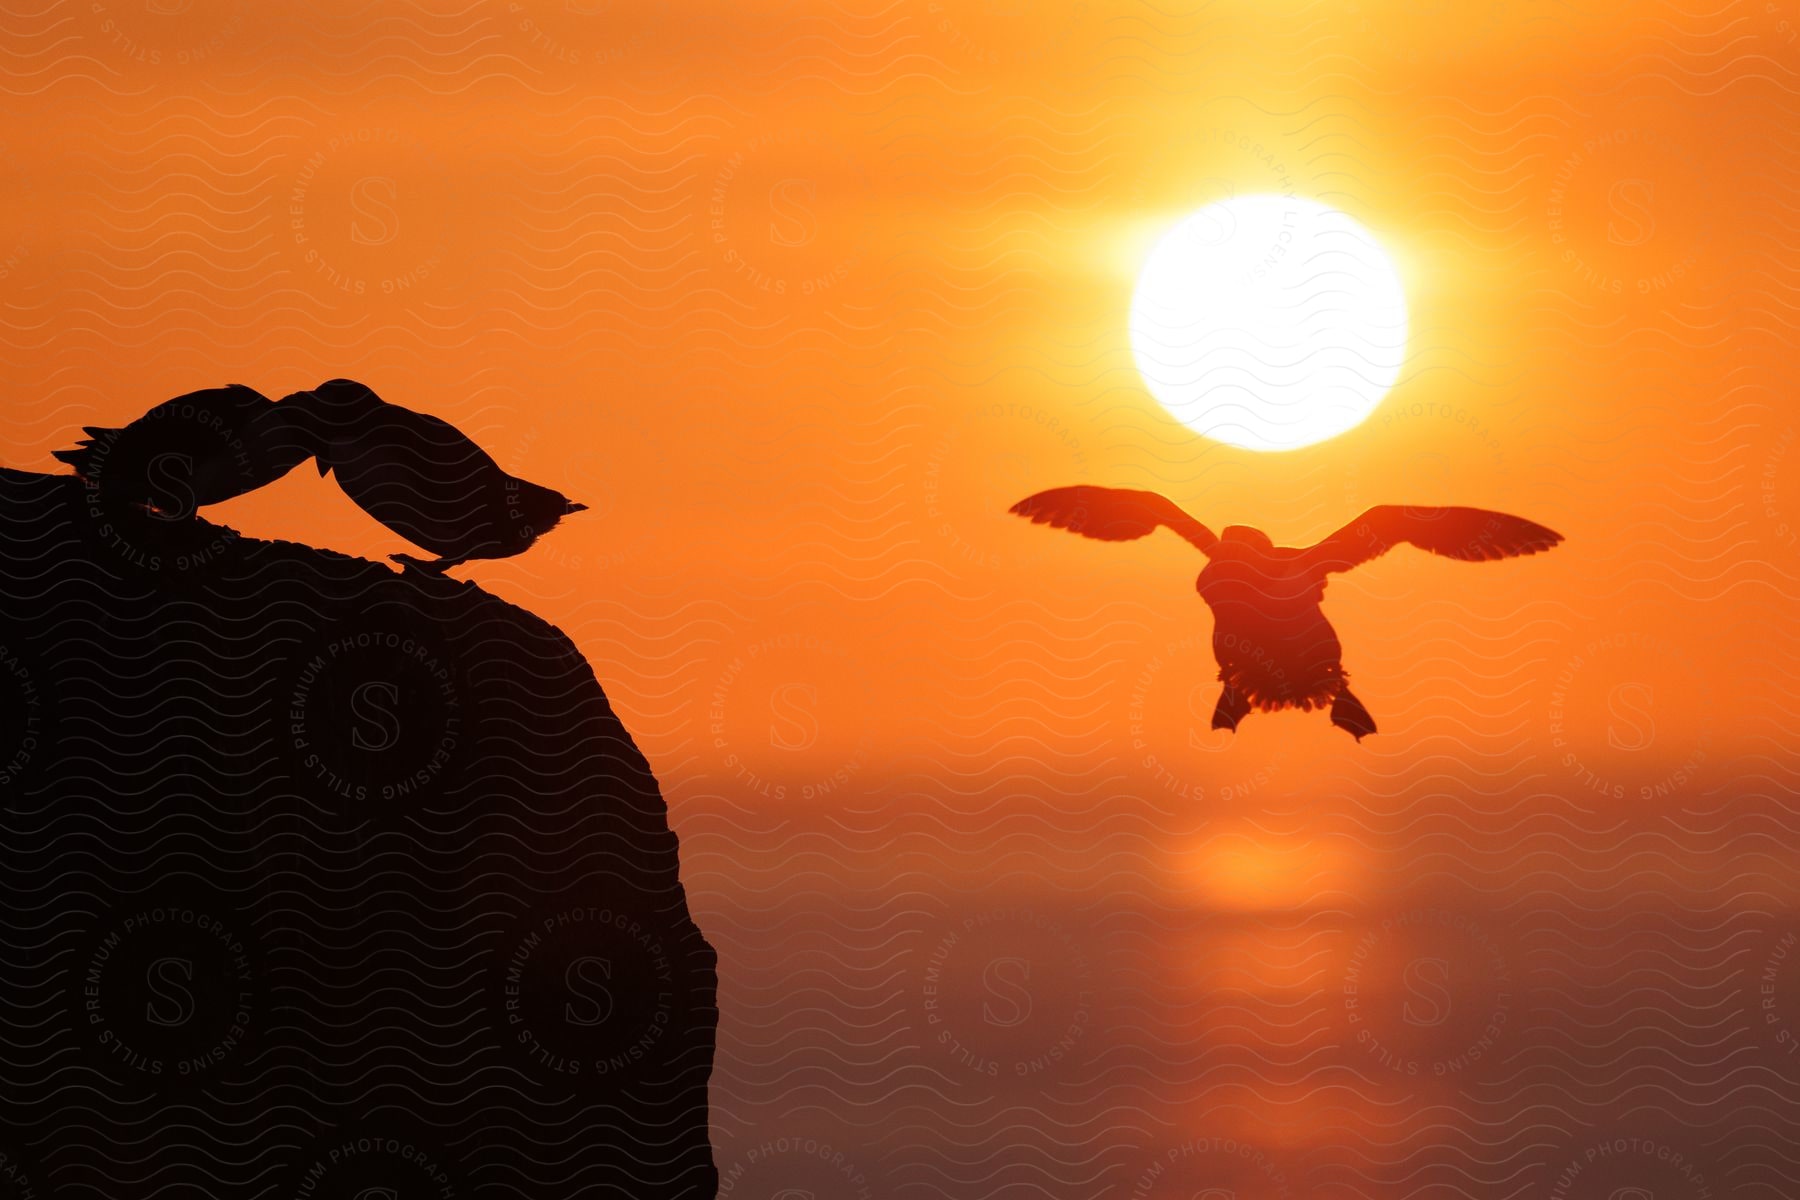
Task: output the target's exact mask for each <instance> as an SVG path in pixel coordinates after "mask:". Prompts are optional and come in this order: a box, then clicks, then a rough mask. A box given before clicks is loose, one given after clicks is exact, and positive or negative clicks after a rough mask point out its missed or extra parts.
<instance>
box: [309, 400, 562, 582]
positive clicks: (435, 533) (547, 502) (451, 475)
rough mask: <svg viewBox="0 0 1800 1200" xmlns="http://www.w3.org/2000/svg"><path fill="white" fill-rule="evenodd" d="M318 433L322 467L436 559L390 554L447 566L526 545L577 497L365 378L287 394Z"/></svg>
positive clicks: (435, 569)
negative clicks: (508, 463) (391, 398)
mask: <svg viewBox="0 0 1800 1200" xmlns="http://www.w3.org/2000/svg"><path fill="white" fill-rule="evenodd" d="M281 404H282V405H284V406H285V405H290V404H291V405H294V406H295V408H296V410H297V411H299V412H301V413H304V414H305V423H306V424H307V426H308V427H309V428H310V429H313V430H315V431H316V433H317V438H318V441H319V443H320V444H319V450H318V466H319V474H320V475H321V476H323V475H326V474H328V473H329V474H331V475H332V476H333V477H335V478H336V479H337V482H338V486H339V487H341V488H343V489H344V494H345V495H347V496H349V497H350V499H351V500H353V501H355V502H356V504H357V505H358V507H360V508H361V509H362V510H363V511H364V512H366V513H368V514H369V515H370V516H371V517H374V518H375V519H376V520H377V521H380V522H381V523H382V524H383V525H386V526H387V527H388V528H389V529H391V530H393V531H394V532H395V533H397V534H399V535H400V536H401V537H403V538H405V539H406V540H407V541H409V542H412V543H413V544H415V545H418V546H423V547H424V548H425V549H427V550H430V551H431V552H432V553H433V554H436V555H438V557H437V558H436V559H434V560H429V561H428V560H423V559H418V558H414V557H413V556H412V555H410V554H395V555H391V556H390V557H392V558H393V559H394V560H395V561H396V562H400V563H403V564H405V565H406V566H407V567H409V568H416V569H418V570H421V571H426V572H429V573H431V574H442V573H443V572H444V571H446V570H448V569H449V568H451V567H454V566H457V565H458V564H460V563H464V562H467V561H468V560H469V559H472V558H507V557H510V556H511V555H514V554H518V553H520V552H521V551H523V550H525V549H527V548H528V547H530V546H531V544H532V543H533V542H535V541H537V539H538V538H539V537H541V536H543V535H544V534H546V533H548V532H549V531H550V530H551V529H554V528H555V527H556V524H557V522H559V521H561V520H562V518H563V517H565V516H567V515H568V514H569V513H575V512H581V511H582V510H584V509H585V508H586V507H587V505H585V504H577V503H575V502H574V501H572V500H570V499H569V498H568V497H567V496H564V495H563V494H562V493H561V492H558V491H556V490H554V489H552V488H547V487H544V486H542V485H540V484H536V483H532V482H531V481H529V480H526V479H519V478H517V477H515V476H513V475H509V474H507V473H506V472H505V471H503V470H501V469H500V465H499V464H498V463H496V462H495V461H494V460H493V459H492V458H490V457H489V456H488V454H487V452H486V451H484V450H482V448H481V447H480V446H477V445H476V444H475V443H474V442H472V441H470V440H469V438H468V437H467V436H466V435H465V434H463V432H462V431H461V430H459V429H457V428H456V427H455V426H454V425H451V424H450V423H448V422H446V421H441V420H439V419H438V418H436V417H433V416H428V415H427V414H425V413H418V412H414V411H412V410H411V409H409V408H402V407H400V406H399V405H398V404H389V403H388V402H387V401H385V400H383V399H382V398H381V397H379V396H377V395H376V394H375V393H374V392H373V391H371V390H370V389H369V388H368V387H366V386H365V385H363V384H360V383H357V382H355V381H354V380H350V379H332V380H328V381H326V382H325V383H322V384H320V385H319V386H318V387H316V388H313V389H311V390H310V391H303V392H295V393H294V394H293V395H291V396H287V397H285V398H283V399H282V401H281Z"/></svg>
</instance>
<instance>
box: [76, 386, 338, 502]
mask: <svg viewBox="0 0 1800 1200" xmlns="http://www.w3.org/2000/svg"><path fill="white" fill-rule="evenodd" d="M300 417H301V414H300V413H299V411H298V410H296V409H293V408H284V407H283V406H281V405H280V404H277V403H276V402H275V401H273V400H270V399H269V398H268V397H267V396H265V395H263V394H262V393H261V392H259V391H257V390H256V389H255V388H252V387H246V386H245V385H243V384H241V383H234V384H230V385H229V386H226V387H222V388H206V389H203V390H201V391H197V392H189V393H188V394H186V395H185V396H176V397H175V398H174V399H172V400H165V401H163V402H162V403H161V404H158V405H157V406H156V407H154V408H152V409H150V411H148V412H146V413H145V414H144V415H143V416H141V417H139V418H138V419H137V420H135V421H133V422H131V424H129V425H126V426H124V427H123V428H118V429H113V428H103V427H99V426H93V425H90V426H87V427H86V429H85V432H86V433H87V435H88V436H87V437H86V438H85V439H83V440H82V441H81V442H80V443H78V444H77V445H76V446H75V447H74V448H73V449H70V450H58V451H56V452H55V456H56V457H57V458H58V459H60V460H62V461H63V462H65V463H67V464H69V465H70V466H71V467H73V468H75V473H76V474H77V475H80V476H81V477H82V478H84V479H86V480H87V481H88V482H89V483H90V484H91V485H92V486H93V487H94V488H96V489H97V490H98V492H99V494H100V497H101V499H102V500H105V501H109V502H114V501H116V502H119V503H125V504H135V505H140V506H142V507H144V508H147V509H149V510H150V511H151V512H152V513H154V514H155V515H157V516H160V517H163V518H166V519H170V520H175V519H179V518H184V517H191V516H193V515H194V511H195V510H196V509H198V508H200V507H201V506H203V505H207V504H218V503H219V502H221V501H224V500H229V499H231V498H232V497H234V496H241V495H243V494H244V493H245V492H250V491H254V490H255V489H257V488H259V487H262V486H263V485H264V484H266V483H273V482H274V481H275V480H277V479H279V478H281V476H283V475H285V474H287V473H288V472H289V471H291V470H292V469H293V468H294V467H296V466H298V465H299V464H300V463H302V462H304V461H305V460H306V459H307V458H309V457H310V456H311V455H312V454H313V453H314V452H315V451H316V450H317V448H318V447H317V443H316V440H315V438H314V436H313V432H312V430H311V429H310V428H309V426H308V424H307V423H306V422H304V421H302V420H301V419H300Z"/></svg>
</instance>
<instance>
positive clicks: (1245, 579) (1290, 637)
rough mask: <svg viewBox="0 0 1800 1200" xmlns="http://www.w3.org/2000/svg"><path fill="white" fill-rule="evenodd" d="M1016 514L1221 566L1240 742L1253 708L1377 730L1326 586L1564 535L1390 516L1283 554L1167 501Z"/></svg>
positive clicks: (1031, 502) (1218, 612)
mask: <svg viewBox="0 0 1800 1200" xmlns="http://www.w3.org/2000/svg"><path fill="white" fill-rule="evenodd" d="M1010 511H1011V512H1014V513H1017V514H1018V515H1019V516H1022V517H1029V518H1030V519H1031V520H1032V521H1033V522H1035V523H1040V524H1048V525H1053V526H1055V527H1056V528H1059V529H1067V530H1070V531H1071V532H1074V533H1079V534H1082V535H1084V536H1086V537H1091V538H1099V539H1101V540H1102V541H1109V542H1120V541H1130V540H1132V539H1134V538H1141V537H1144V536H1145V535H1147V534H1149V533H1151V532H1153V531H1154V530H1155V529H1156V528H1157V527H1158V526H1164V527H1167V528H1168V529H1171V530H1173V531H1175V532H1176V533H1178V534H1180V535H1181V536H1182V537H1183V538H1185V539H1187V541H1188V542H1190V543H1191V544H1192V545H1194V546H1195V547H1196V548H1198V549H1199V550H1200V552H1201V553H1203V554H1205V555H1206V557H1207V558H1208V559H1209V560H1210V561H1209V562H1208V563H1207V564H1206V567H1205V569H1204V570H1202V571H1201V572H1200V577H1199V579H1198V580H1196V582H1195V588H1196V590H1198V591H1199V593H1200V598H1201V599H1202V600H1204V601H1206V604H1207V607H1208V608H1210V609H1212V613H1213V657H1214V658H1215V659H1216V660H1217V661H1218V664H1219V680H1220V681H1221V682H1222V683H1223V684H1224V688H1223V689H1222V690H1221V692H1220V693H1219V702H1218V705H1217V706H1216V707H1215V708H1214V710H1213V717H1212V727H1213V728H1214V729H1229V730H1234V731H1235V730H1236V729H1237V726H1238V722H1239V721H1241V720H1243V719H1244V717H1245V715H1246V714H1248V713H1249V712H1250V710H1251V709H1252V708H1255V709H1259V710H1261V711H1264V712H1273V711H1275V710H1277V709H1282V708H1290V707H1291V708H1299V709H1302V710H1304V711H1310V710H1312V709H1314V708H1323V707H1325V706H1326V705H1327V704H1329V705H1330V706H1331V723H1332V724H1333V725H1336V726H1338V727H1339V728H1340V729H1344V730H1347V731H1349V733H1350V734H1351V735H1352V736H1354V737H1355V738H1356V740H1357V741H1358V742H1360V741H1362V739H1363V738H1364V737H1366V736H1367V735H1369V734H1371V733H1374V732H1375V720H1374V718H1373V717H1371V716H1370V715H1369V710H1368V709H1366V708H1364V707H1363V704H1362V701H1360V700H1358V699H1357V698H1356V697H1355V695H1353V694H1352V693H1351V691H1350V688H1349V686H1348V676H1347V675H1346V674H1345V672H1344V666H1343V661H1342V659H1343V648H1342V646H1341V645H1339V643H1338V637H1337V631H1336V630H1334V629H1332V627H1331V623H1330V622H1329V621H1327V620H1326V619H1325V614H1324V612H1323V611H1322V610H1321V609H1320V607H1319V606H1320V603H1321V601H1323V599H1324V597H1325V584H1326V577H1327V576H1328V575H1332V574H1334V573H1336V572H1339V571H1348V570H1349V569H1350V568H1352V567H1354V566H1357V565H1358V564H1360V563H1365V562H1368V561H1369V560H1370V559H1373V558H1378V557H1380V556H1381V555H1383V554H1385V553H1387V552H1388V551H1389V550H1390V549H1392V548H1393V547H1394V546H1396V545H1398V544H1400V543H1401V542H1410V543H1412V544H1413V545H1415V546H1417V547H1419V548H1420V549H1422V550H1429V551H1430V552H1431V553H1433V554H1441V555H1443V556H1445V557H1447V558H1457V559H1463V560H1466V561H1476V562H1479V561H1484V560H1488V559H1498V558H1510V557H1512V556H1514V555H1519V554H1535V553H1537V552H1538V551H1540V550H1548V549H1550V547H1552V546H1554V545H1556V544H1557V543H1559V542H1561V541H1562V540H1563V539H1562V535H1561V534H1560V533H1557V532H1556V531H1554V530H1551V529H1546V528H1545V527H1544V526H1542V525H1539V524H1537V523H1536V522H1533V521H1527V520H1525V519H1524V518H1523V517H1514V516H1508V515H1507V514H1506V513H1498V512H1489V511H1488V510H1486V509H1481V508H1457V507H1450V508H1411V507H1402V506H1400V505H1381V506H1378V507H1376V508H1371V509H1370V510H1369V511H1367V512H1365V513H1364V514H1363V515H1362V516H1360V517H1358V518H1356V520H1354V521H1352V522H1350V524H1348V525H1346V526H1344V527H1343V528H1342V529H1340V530H1338V531H1337V532H1336V533H1333V534H1332V535H1331V536H1330V537H1327V538H1326V539H1325V540H1324V541H1322V542H1320V543H1318V544H1317V545H1314V546H1306V547H1293V546H1277V545H1275V544H1274V543H1272V542H1271V541H1270V540H1269V537H1268V535H1267V534H1265V533H1263V532H1262V531H1261V530H1258V529H1253V528H1251V527H1250V526H1247V525H1228V526H1226V528H1225V529H1224V531H1223V533H1222V534H1221V535H1215V534H1214V533H1213V532H1212V530H1210V529H1208V528H1207V527H1206V526H1205V525H1202V524H1201V523H1200V522H1199V521H1197V520H1195V519H1194V518H1193V517H1191V516H1189V515H1188V514H1187V513H1185V512H1183V511H1182V510H1181V508H1180V507H1179V506H1177V505H1176V504H1175V503H1174V502H1173V501H1171V500H1169V499H1167V498H1165V497H1163V496H1159V495H1157V494H1156V493H1155V492H1143V491H1130V490H1126V489H1122V488H1105V487H1087V486H1078V487H1063V488H1053V489H1051V490H1050V491H1047V492H1039V493H1038V494H1036V495H1035V496H1028V497H1026V498H1025V499H1023V500H1021V501H1019V502H1018V503H1017V504H1015V505H1013V506H1012V508H1011V510H1010Z"/></svg>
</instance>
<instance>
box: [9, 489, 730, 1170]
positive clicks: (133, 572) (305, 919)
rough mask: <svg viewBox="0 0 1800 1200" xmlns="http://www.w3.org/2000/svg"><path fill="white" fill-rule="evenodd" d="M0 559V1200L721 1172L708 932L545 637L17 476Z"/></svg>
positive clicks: (366, 574) (411, 586) (350, 569)
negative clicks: (711, 1133)
mask: <svg viewBox="0 0 1800 1200" xmlns="http://www.w3.org/2000/svg"><path fill="white" fill-rule="evenodd" d="M0 573H3V574H0V855H3V859H0V913H4V914H5V916H4V918H3V920H4V923H5V925H6V927H7V932H6V935H5V936H4V937H0V991H3V993H4V995H5V997H6V1015H7V1019H6V1021H5V1022H4V1031H3V1032H0V1200H5V1198H6V1197H8V1196H11V1195H15V1194H16V1195H20V1196H25V1195H31V1196H37V1197H47V1196H55V1195H59V1194H64V1193H79V1194H85V1195H94V1194H99V1195H105V1196H116V1197H119V1198H120V1200H128V1198H134V1197H139V1196H145V1195H151V1194H163V1193H167V1194H171V1195H176V1194H179V1195H210V1196H220V1197H268V1198H270V1200H291V1198H307V1197H318V1198H325V1197H344V1198H346V1200H350V1198H362V1200H413V1198H414V1197H418V1198H420V1200H423V1198H425V1197H461V1196H470V1195H489V1194H491V1195H495V1196H526V1197H532V1198H534V1200H537V1198H555V1197H573V1196H577V1195H582V1196H586V1195H597V1196H627V1197H681V1198H684V1200H686V1198H706V1197H712V1196H713V1195H714V1194H715V1192H716V1190H717V1172H716V1170H715V1167H714V1164H713V1160H712V1154H711V1150H710V1147H709V1145H708V1141H707V1125H708V1120H707V1079H708V1076H709V1074H710V1072H711V1068H712V1059H713V1048H714V1038H715V1032H716V1026H717V1016H718V1014H717V1009H716V1000H715V987H716V975H715V963H716V958H715V955H714V953H713V950H712V948H711V947H710V946H709V945H708V944H707V943H706V941H705V939H704V938H703V937H702V935H701V933H700V931H699V930H698V928H696V926H695V925H694V922H693V920H692V918H691V917H690V915H689V913H688V908H687V900H686V895H685V893H684V891H683V889H682V886H681V881H680V876H679V862H678V858H677V845H676V839H675V835H674V834H673V833H672V832H671V831H670V829H669V825H668V817H667V811H666V809H665V806H664V804H663V801H662V798H661V795H660V792H659V790H658V788H657V783H656V779H655V777H654V776H653V775H652V774H651V772H650V769H649V767H648V765H647V764H646V762H645V761H644V758H643V756H642V755H640V754H639V753H638V750H637V748H636V746H635V745H634V744H633V743H632V740H631V737H630V735H629V734H628V733H627V732H626V730H625V728H624V726H623V725H621V723H620V721H619V719H618V717H617V716H616V715H615V714H614V713H613V711H612V708H611V706H610V705H609V704H608V702H607V698H606V695H605V693H604V692H603V691H602V690H601V689H600V686H599V684H598V683H597V682H596V681H595V678H594V675H593V672H592V671H591V670H590V669H589V667H588V665H587V663H586V662H585V661H584V660H583V659H582V657H581V655H580V654H579V653H578V652H577V651H576V649H575V647H574V646H573V644H571V643H570V641H569V640H568V638H566V637H565V636H563V634H562V633H560V632H559V631H558V630H556V629H555V628H553V627H551V626H550V625H548V624H546V623H545V622H543V621H541V620H539V619H537V618H536V617H534V616H532V615H530V614H529V613H527V612H524V611H522V610H521V609H519V608H516V607H514V606H512V605H510V604H507V603H505V602H503V601H501V600H499V599H496V598H495V597H494V596H491V595H489V594H488V593H486V592H484V591H482V590H481V589H480V588H479V587H476V586H475V585H473V584H470V583H464V582H459V581H455V580H448V579H442V578H430V577H425V576H421V575H417V574H416V573H409V574H406V575H399V574H395V573H394V572H392V571H390V570H389V569H387V568H386V567H384V566H380V565H378V564H374V563H370V562H366V561H364V560H361V559H353V558H348V557H345V556H343V555H339V554H334V553H330V552H327V551H322V550H317V549H313V548H310V547H306V546H299V545H293V544H290V543H283V542H268V541H258V540H255V539H250V538H244V537H241V536H239V535H237V534H236V533H234V532H233V531H231V530H229V529H226V528H224V527H222V526H218V525H213V524H210V523H208V522H205V521H202V520H193V519H189V520H178V521H170V520H163V519H160V518H159V517H157V516H156V515H155V514H152V513H149V512H145V511H143V510H139V509H117V508H113V507H110V506H107V505H103V504H102V503H100V501H99V500H98V498H97V496H96V495H95V493H93V492H92V491H91V490H90V489H89V488H88V486H87V485H86V484H84V483H83V482H82V481H81V480H79V479H75V478H72V477H61V476H49V475H38V474H32V473H27V472H20V471H0ZM8 1189H11V1190H10V1191H9V1190H8Z"/></svg>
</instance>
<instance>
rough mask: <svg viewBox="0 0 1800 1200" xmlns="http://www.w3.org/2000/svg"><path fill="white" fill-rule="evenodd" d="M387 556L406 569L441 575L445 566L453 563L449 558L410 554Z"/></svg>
mask: <svg viewBox="0 0 1800 1200" xmlns="http://www.w3.org/2000/svg"><path fill="white" fill-rule="evenodd" d="M388 557H389V558H391V559H393V560H394V561H395V562H397V563H399V564H400V565H401V566H403V567H405V568H406V569H407V570H408V571H419V572H422V573H423V574H426V575H442V574H443V573H444V571H445V569H446V568H448V567H450V566H452V565H453V564H452V563H451V562H450V560H448V559H443V558H436V559H423V558H414V557H413V556H412V555H410V554H390V555H388Z"/></svg>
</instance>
